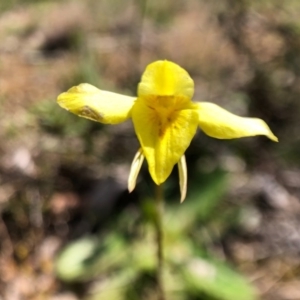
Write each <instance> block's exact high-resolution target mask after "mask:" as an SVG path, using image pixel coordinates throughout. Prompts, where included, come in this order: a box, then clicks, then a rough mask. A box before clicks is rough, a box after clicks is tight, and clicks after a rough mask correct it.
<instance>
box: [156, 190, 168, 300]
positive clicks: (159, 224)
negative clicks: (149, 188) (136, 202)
mask: <svg viewBox="0 0 300 300" xmlns="http://www.w3.org/2000/svg"><path fill="white" fill-rule="evenodd" d="M155 202H156V203H155V204H156V223H155V228H156V241H157V287H158V300H165V299H166V298H165V293H164V284H163V270H164V253H163V238H164V235H163V205H164V196H163V187H162V185H157V186H156V191H155Z"/></svg>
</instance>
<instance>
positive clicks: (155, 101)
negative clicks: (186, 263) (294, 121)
mask: <svg viewBox="0 0 300 300" xmlns="http://www.w3.org/2000/svg"><path fill="white" fill-rule="evenodd" d="M193 94H194V82H193V80H192V79H191V77H190V76H189V74H188V73H187V72H186V71H185V70H184V69H182V68H181V67H180V66H178V65H177V64H175V63H173V62H170V61H166V60H165V61H156V62H153V63H151V64H149V65H148V66H147V68H146V70H145V72H144V74H143V76H142V79H141V82H140V83H139V85H138V92H137V97H129V96H124V95H120V94H116V93H111V92H107V91H102V90H99V89H98V88H96V87H94V86H92V85H90V84H87V83H83V84H80V85H78V86H75V87H72V88H71V89H69V90H68V91H67V92H65V93H62V94H60V95H59V96H58V99H57V102H58V104H59V105H60V106H61V107H63V108H65V109H67V110H69V111H71V112H72V113H74V114H76V115H78V116H80V117H84V118H87V119H90V120H93V121H97V122H101V123H106V124H118V123H121V122H124V121H126V120H127V119H129V118H131V119H132V121H133V124H134V129H135V132H136V135H137V137H138V140H139V142H140V144H141V148H140V149H139V150H138V152H137V154H136V156H135V158H134V160H133V162H132V165H131V170H130V175H129V179H128V189H129V191H130V192H131V191H132V190H133V189H134V188H135V185H136V180H137V176H138V173H139V171H140V168H141V166H142V163H143V160H144V158H146V160H147V162H148V167H149V172H150V175H151V177H152V179H153V181H154V182H155V183H156V184H157V185H160V184H162V183H163V182H164V181H165V180H166V179H167V178H168V177H169V175H170V173H171V171H172V169H173V167H174V165H175V164H178V168H179V182H180V190H181V202H182V201H183V200H184V199H185V196H186V188H187V170H186V162H185V156H184V152H185V151H186V149H187V148H188V146H189V145H190V143H191V140H192V138H193V137H194V135H195V133H196V130H197V128H198V126H199V127H200V128H201V129H202V130H203V131H204V132H205V133H206V134H207V135H209V136H211V137H214V138H218V139H233V138H240V137H247V136H255V135H265V136H267V137H268V138H270V139H271V140H273V141H276V142H277V141H278V139H277V137H276V136H275V135H274V134H273V133H272V132H271V130H270V128H269V127H268V125H267V124H266V123H265V122H264V121H263V120H261V119H256V118H243V117H239V116H236V115H234V114H232V113H230V112H228V111H226V110H224V109H223V108H221V107H219V106H218V105H216V104H213V103H208V102H193V101H192V97H193Z"/></svg>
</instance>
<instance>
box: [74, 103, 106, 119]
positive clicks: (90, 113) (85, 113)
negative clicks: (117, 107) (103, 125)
mask: <svg viewBox="0 0 300 300" xmlns="http://www.w3.org/2000/svg"><path fill="white" fill-rule="evenodd" d="M78 114H79V116H81V117H85V118H88V119H92V120H96V121H101V120H102V119H103V114H100V113H98V112H97V111H95V110H93V109H92V108H91V107H89V106H87V105H85V106H84V107H83V108H82V109H81V110H79V112H78Z"/></svg>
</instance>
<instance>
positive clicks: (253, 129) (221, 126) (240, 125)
mask: <svg viewBox="0 0 300 300" xmlns="http://www.w3.org/2000/svg"><path fill="white" fill-rule="evenodd" d="M197 105H198V113H199V126H200V128H201V129H202V130H203V131H204V132H205V133H206V134H207V135H209V136H211V137H214V138H217V139H234V138H241V137H246V136H255V135H265V136H267V137H268V138H269V139H271V140H273V141H275V142H278V139H277V137H276V136H275V135H274V134H273V133H272V131H271V129H270V128H269V126H268V125H267V124H266V123H265V122H264V121H263V120H261V119H257V118H243V117H239V116H237V115H234V114H232V113H230V112H229V111H227V110H225V109H223V108H221V107H220V106H218V105H216V104H213V103H209V102H200V103H197Z"/></svg>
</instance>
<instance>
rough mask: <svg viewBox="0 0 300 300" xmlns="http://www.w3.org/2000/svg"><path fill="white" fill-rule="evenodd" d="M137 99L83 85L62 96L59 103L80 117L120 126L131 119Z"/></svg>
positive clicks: (86, 84)
mask: <svg viewBox="0 0 300 300" xmlns="http://www.w3.org/2000/svg"><path fill="white" fill-rule="evenodd" d="M135 99H136V98H133V97H129V96H124V95H119V94H116V93H111V92H107V91H101V90H99V89H97V88H96V87H94V86H92V85H90V84H88V83H82V84H80V85H78V86H74V87H72V88H71V89H69V90H68V91H67V92H66V93H62V94H60V95H59V96H58V98H57V103H58V104H59V105H60V106H61V107H63V108H65V109H66V110H69V111H71V112H72V113H74V114H76V115H78V116H80V117H84V118H87V119H90V120H93V121H97V122H101V123H106V124H118V123H121V122H123V121H125V120H127V119H128V118H130V112H131V108H132V105H133V103H134V101H135Z"/></svg>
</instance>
